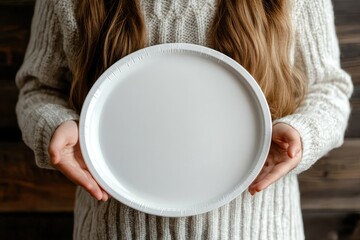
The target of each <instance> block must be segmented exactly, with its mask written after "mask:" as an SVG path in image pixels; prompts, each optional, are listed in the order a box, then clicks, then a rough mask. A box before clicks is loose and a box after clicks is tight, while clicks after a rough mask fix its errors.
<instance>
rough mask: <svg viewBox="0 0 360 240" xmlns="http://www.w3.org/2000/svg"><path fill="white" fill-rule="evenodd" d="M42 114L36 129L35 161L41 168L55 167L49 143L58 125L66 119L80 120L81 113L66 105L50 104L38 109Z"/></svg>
mask: <svg viewBox="0 0 360 240" xmlns="http://www.w3.org/2000/svg"><path fill="white" fill-rule="evenodd" d="M37 111H38V113H39V114H40V115H41V116H42V117H41V118H40V119H39V121H38V123H37V127H36V130H35V134H34V135H35V136H34V143H35V145H34V153H35V162H36V165H38V166H39V167H40V168H47V169H54V168H53V167H52V165H51V161H50V156H49V151H48V148H49V143H50V140H51V138H52V135H53V133H54V132H55V130H56V129H57V127H58V126H59V125H60V124H61V123H63V122H66V121H70V120H74V121H77V120H79V115H78V114H77V113H76V112H75V111H73V110H71V109H68V108H66V107H64V106H61V105H54V104H49V105H45V106H43V107H42V108H40V109H38V110H37ZM54 116H55V117H54Z"/></svg>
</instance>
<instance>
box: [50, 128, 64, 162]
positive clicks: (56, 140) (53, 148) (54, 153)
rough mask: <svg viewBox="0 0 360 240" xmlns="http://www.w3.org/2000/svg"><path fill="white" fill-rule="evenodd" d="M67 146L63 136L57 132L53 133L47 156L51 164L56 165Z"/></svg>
mask: <svg viewBox="0 0 360 240" xmlns="http://www.w3.org/2000/svg"><path fill="white" fill-rule="evenodd" d="M66 144H67V139H66V137H65V136H64V135H62V134H59V133H57V132H55V133H54V135H53V137H52V139H51V141H50V144H49V149H48V151H49V156H50V159H51V163H52V164H53V165H57V164H58V163H59V162H60V160H61V151H62V149H64V147H65V146H66Z"/></svg>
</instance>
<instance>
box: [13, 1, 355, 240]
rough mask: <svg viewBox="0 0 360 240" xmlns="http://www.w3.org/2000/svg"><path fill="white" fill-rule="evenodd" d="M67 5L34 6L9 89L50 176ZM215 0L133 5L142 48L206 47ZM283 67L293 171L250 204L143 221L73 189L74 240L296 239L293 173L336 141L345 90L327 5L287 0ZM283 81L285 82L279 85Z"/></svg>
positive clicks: (69, 24)
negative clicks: (298, 91)
mask: <svg viewBox="0 0 360 240" xmlns="http://www.w3.org/2000/svg"><path fill="white" fill-rule="evenodd" d="M72 1H73V0H61V1H57V0H43V1H40V0H39V1H38V2H37V4H36V7H35V15H34V18H33V25H32V29H31V39H30V42H29V45H28V49H27V52H26V56H25V60H24V63H23V65H22V67H21V69H20V70H19V72H18V74H17V77H16V83H17V85H18V87H19V89H20V96H19V101H18V104H17V108H16V111H17V116H18V122H19V126H20V128H21V129H22V133H23V139H24V141H25V143H26V144H27V145H28V146H29V147H30V148H32V149H33V150H34V153H35V159H36V162H37V164H38V165H39V166H40V167H43V168H51V166H50V164H49V155H48V152H47V147H48V144H49V140H50V138H51V136H52V134H53V132H54V130H55V129H56V127H57V126H59V124H60V123H62V122H64V121H66V120H71V119H78V115H77V114H76V113H75V112H73V111H72V110H70V109H69V108H68V106H67V103H66V98H67V95H68V90H69V84H70V81H71V72H70V71H69V65H70V64H71V63H72V61H73V60H74V53H75V51H76V49H77V48H78V46H79V44H81V43H80V42H78V33H77V25H76V21H75V18H74V3H73V2H72ZM215 3H216V0H142V1H141V6H142V9H143V11H144V16H145V22H146V25H147V29H148V39H149V42H148V45H153V44H158V43H166V42H189V43H194V44H199V45H208V42H207V37H206V36H207V33H208V30H209V27H210V25H211V22H212V19H213V16H214V11H215V8H216V6H215ZM292 16H293V17H292V19H293V20H292V21H293V26H294V30H295V36H296V43H295V45H294V54H293V60H294V63H295V64H297V65H298V66H299V67H300V68H301V69H302V70H303V71H304V73H305V74H306V76H307V78H308V83H309V86H308V94H307V96H306V99H305V101H304V103H303V104H302V106H301V107H300V108H299V109H297V111H296V113H295V114H292V115H290V116H287V117H284V118H282V119H279V120H277V121H279V122H284V123H287V124H290V125H291V126H293V127H294V128H295V129H297V130H298V131H299V133H300V135H301V138H302V143H303V159H302V161H301V163H300V164H299V165H298V166H297V167H296V168H295V169H294V170H293V171H292V172H290V173H289V174H288V175H287V176H286V177H284V178H282V179H281V180H279V181H278V182H276V183H275V184H273V185H271V186H270V187H269V188H267V189H266V190H265V191H263V192H260V193H258V194H256V196H254V197H252V196H251V195H250V194H249V193H248V192H244V193H243V194H242V195H241V196H239V197H238V198H237V199H235V200H234V201H232V202H231V203H230V204H227V205H225V206H223V207H221V208H219V209H216V210H214V211H211V212H209V213H205V214H202V215H197V216H193V217H183V218H164V217H156V216H151V215H148V214H145V213H142V212H139V211H136V210H133V209H130V208H129V207H127V206H125V205H123V204H121V203H119V202H118V201H116V200H115V199H112V198H111V199H110V200H109V201H107V202H98V201H96V200H94V199H93V198H91V197H90V196H89V195H88V194H87V193H86V192H85V191H84V190H82V189H78V191H77V198H76V206H75V228H74V238H76V239H231V240H232V239H266V240H271V239H277V240H278V239H291V240H292V239H294V240H295V239H303V238H304V233H303V225H302V216H301V208H300V200H299V189H298V181H297V174H299V173H301V172H302V171H304V170H306V169H307V168H309V167H310V166H311V165H312V164H313V163H314V162H315V161H316V160H317V159H319V158H320V157H321V156H323V155H324V154H326V153H327V152H328V151H329V150H331V149H332V148H334V147H338V146H340V145H341V144H342V142H343V134H344V131H345V129H346V124H347V120H348V116H349V112H350V107H349V101H348V99H349V97H350V95H351V93H352V89H353V86H352V83H351V79H350V77H349V75H347V74H346V73H345V72H344V71H343V70H342V69H341V68H340V63H339V49H338V42H337V38H336V35H335V29H334V19H333V9H332V4H331V0H293V12H292ZM289 81H291V79H289Z"/></svg>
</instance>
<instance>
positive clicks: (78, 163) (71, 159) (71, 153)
mask: <svg viewBox="0 0 360 240" xmlns="http://www.w3.org/2000/svg"><path fill="white" fill-rule="evenodd" d="M49 154H50V158H51V164H52V166H53V167H54V168H56V169H58V170H60V171H61V172H62V173H63V174H64V175H65V176H66V177H67V178H69V179H70V180H71V181H72V182H74V183H75V184H77V185H79V186H81V187H83V188H84V189H85V190H86V191H88V192H89V193H90V194H91V195H92V196H93V197H94V198H96V199H97V200H103V201H106V200H107V199H108V198H109V195H108V194H107V193H106V192H105V191H104V190H103V189H102V188H101V187H100V186H99V184H98V183H97V182H96V181H95V179H94V178H93V177H92V175H91V174H90V172H89V170H88V169H87V167H86V165H85V163H84V159H83V156H82V154H81V150H80V144H79V127H78V124H77V123H76V122H75V121H66V122H64V123H62V124H60V126H59V127H58V128H57V129H56V130H55V132H54V134H53V136H52V138H51V141H50V144H49Z"/></svg>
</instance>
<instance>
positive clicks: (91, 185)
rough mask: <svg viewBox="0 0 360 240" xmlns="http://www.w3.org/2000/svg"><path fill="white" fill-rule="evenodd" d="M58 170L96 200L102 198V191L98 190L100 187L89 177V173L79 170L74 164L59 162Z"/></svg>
mask: <svg viewBox="0 0 360 240" xmlns="http://www.w3.org/2000/svg"><path fill="white" fill-rule="evenodd" d="M57 167H58V169H59V170H60V171H61V172H62V173H63V174H64V175H65V176H66V177H67V178H69V179H70V180H71V181H72V182H74V183H75V184H77V185H79V186H81V187H83V188H84V189H85V190H86V191H87V192H89V193H90V194H91V195H92V196H93V197H94V198H96V199H97V200H101V199H102V198H103V191H102V190H101V189H100V186H99V185H98V184H97V182H96V181H95V180H94V178H93V177H92V176H91V174H90V172H89V171H87V170H85V169H82V168H80V167H79V166H74V164H66V163H65V164H64V163H62V162H60V163H59V164H58V166H57Z"/></svg>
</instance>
